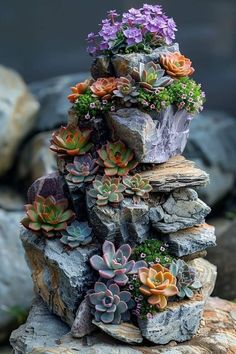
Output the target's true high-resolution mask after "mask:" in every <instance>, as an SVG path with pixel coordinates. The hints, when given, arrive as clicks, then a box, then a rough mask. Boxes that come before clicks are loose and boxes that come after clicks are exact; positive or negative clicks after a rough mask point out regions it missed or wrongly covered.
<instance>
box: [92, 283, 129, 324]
mask: <svg viewBox="0 0 236 354" xmlns="http://www.w3.org/2000/svg"><path fill="white" fill-rule="evenodd" d="M88 297H89V301H90V304H91V305H92V306H93V309H92V313H93V315H94V317H95V320H96V321H97V322H103V323H106V324H108V323H109V324H120V323H121V321H122V319H123V317H124V316H125V315H126V313H127V312H128V310H129V302H130V301H131V294H130V293H129V292H128V291H120V288H119V286H118V285H117V284H115V283H113V284H110V285H109V284H107V285H106V284H104V283H102V282H96V283H95V286H94V292H93V293H91V294H89V295H88Z"/></svg>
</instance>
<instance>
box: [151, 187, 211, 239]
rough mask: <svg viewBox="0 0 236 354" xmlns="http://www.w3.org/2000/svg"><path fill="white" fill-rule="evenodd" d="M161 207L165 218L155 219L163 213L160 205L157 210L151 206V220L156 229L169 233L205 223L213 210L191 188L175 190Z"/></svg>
mask: <svg viewBox="0 0 236 354" xmlns="http://www.w3.org/2000/svg"><path fill="white" fill-rule="evenodd" d="M161 208H162V210H163V212H164V216H163V218H162V219H161V220H156V219H155V218H156V216H157V215H161V212H160V206H157V211H156V210H155V209H156V208H155V207H154V208H150V220H151V223H152V226H153V227H154V229H156V230H157V231H160V232H163V233H168V234H169V233H172V232H176V231H178V230H181V229H186V228H188V227H192V226H196V225H199V224H202V223H204V220H205V217H206V215H207V214H209V213H210V211H211V209H210V208H209V207H208V206H207V205H206V204H205V203H204V202H202V201H201V200H200V199H198V195H197V192H196V191H195V190H193V189H190V188H181V189H177V190H174V191H173V192H172V193H171V194H170V195H169V196H168V198H167V200H166V201H165V203H164V204H162V205H161Z"/></svg>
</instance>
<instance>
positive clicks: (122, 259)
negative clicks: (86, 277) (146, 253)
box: [90, 241, 147, 286]
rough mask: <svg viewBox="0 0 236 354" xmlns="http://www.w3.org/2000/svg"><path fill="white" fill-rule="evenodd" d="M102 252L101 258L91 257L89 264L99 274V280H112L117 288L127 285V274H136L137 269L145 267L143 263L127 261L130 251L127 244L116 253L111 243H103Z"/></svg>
mask: <svg viewBox="0 0 236 354" xmlns="http://www.w3.org/2000/svg"><path fill="white" fill-rule="evenodd" d="M102 250H103V256H102V257H100V256H98V255H94V256H92V257H91V258H90V264H91V266H92V267H93V268H94V269H95V270H97V271H98V272H99V275H100V277H101V278H103V279H108V280H109V279H112V280H113V281H114V282H115V283H116V284H117V285H119V286H125V285H126V284H127V282H128V280H129V279H128V277H127V274H137V273H138V270H139V268H142V267H146V266H147V264H146V262H145V261H138V262H135V261H134V260H130V261H129V258H130V256H131V251H132V250H131V247H130V246H129V245H128V244H125V245H122V246H121V247H120V248H119V249H118V250H117V251H116V250H115V246H114V244H113V243H112V242H110V241H105V242H104V244H103V247H102Z"/></svg>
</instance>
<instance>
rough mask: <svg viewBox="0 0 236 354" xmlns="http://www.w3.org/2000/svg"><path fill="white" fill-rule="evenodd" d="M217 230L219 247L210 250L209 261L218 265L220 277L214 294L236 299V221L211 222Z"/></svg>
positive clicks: (220, 220)
mask: <svg viewBox="0 0 236 354" xmlns="http://www.w3.org/2000/svg"><path fill="white" fill-rule="evenodd" d="M211 222H212V223H213V225H214V226H215V228H216V241H217V246H218V247H215V248H212V249H209V251H208V255H207V259H209V261H210V262H213V263H214V264H216V266H217V268H218V276H217V281H216V287H215V291H214V294H217V295H219V296H222V297H223V298H225V299H229V300H235V299H236V272H235V269H236V257H235V250H236V219H234V220H229V219H224V218H223V217H221V218H217V219H213V220H211Z"/></svg>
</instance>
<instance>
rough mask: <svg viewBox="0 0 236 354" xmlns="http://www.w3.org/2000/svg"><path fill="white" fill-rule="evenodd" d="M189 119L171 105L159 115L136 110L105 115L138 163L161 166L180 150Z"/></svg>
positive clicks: (190, 117) (186, 133)
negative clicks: (132, 152) (160, 164)
mask: <svg viewBox="0 0 236 354" xmlns="http://www.w3.org/2000/svg"><path fill="white" fill-rule="evenodd" d="M192 118H193V116H191V115H190V114H189V113H187V112H186V111H185V110H181V111H177V110H176V108H175V107H174V106H170V107H168V108H167V109H166V110H164V111H163V112H161V113H155V114H152V116H151V115H150V114H147V113H144V112H142V111H140V110H139V109H136V108H125V109H119V110H118V111H117V112H112V113H109V115H108V116H107V120H108V123H109V124H110V126H111V127H112V128H113V129H114V131H115V132H116V135H117V136H118V137H119V138H120V139H121V140H122V141H124V142H125V143H126V144H127V145H128V146H129V147H130V148H131V149H132V150H133V151H134V153H135V157H136V159H137V160H138V161H139V162H142V163H163V162H166V161H168V160H169V159H170V158H171V157H172V156H176V155H180V154H182V152H183V151H184V148H185V146H186V144H187V139H188V135H189V124H190V121H191V119H192Z"/></svg>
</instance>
